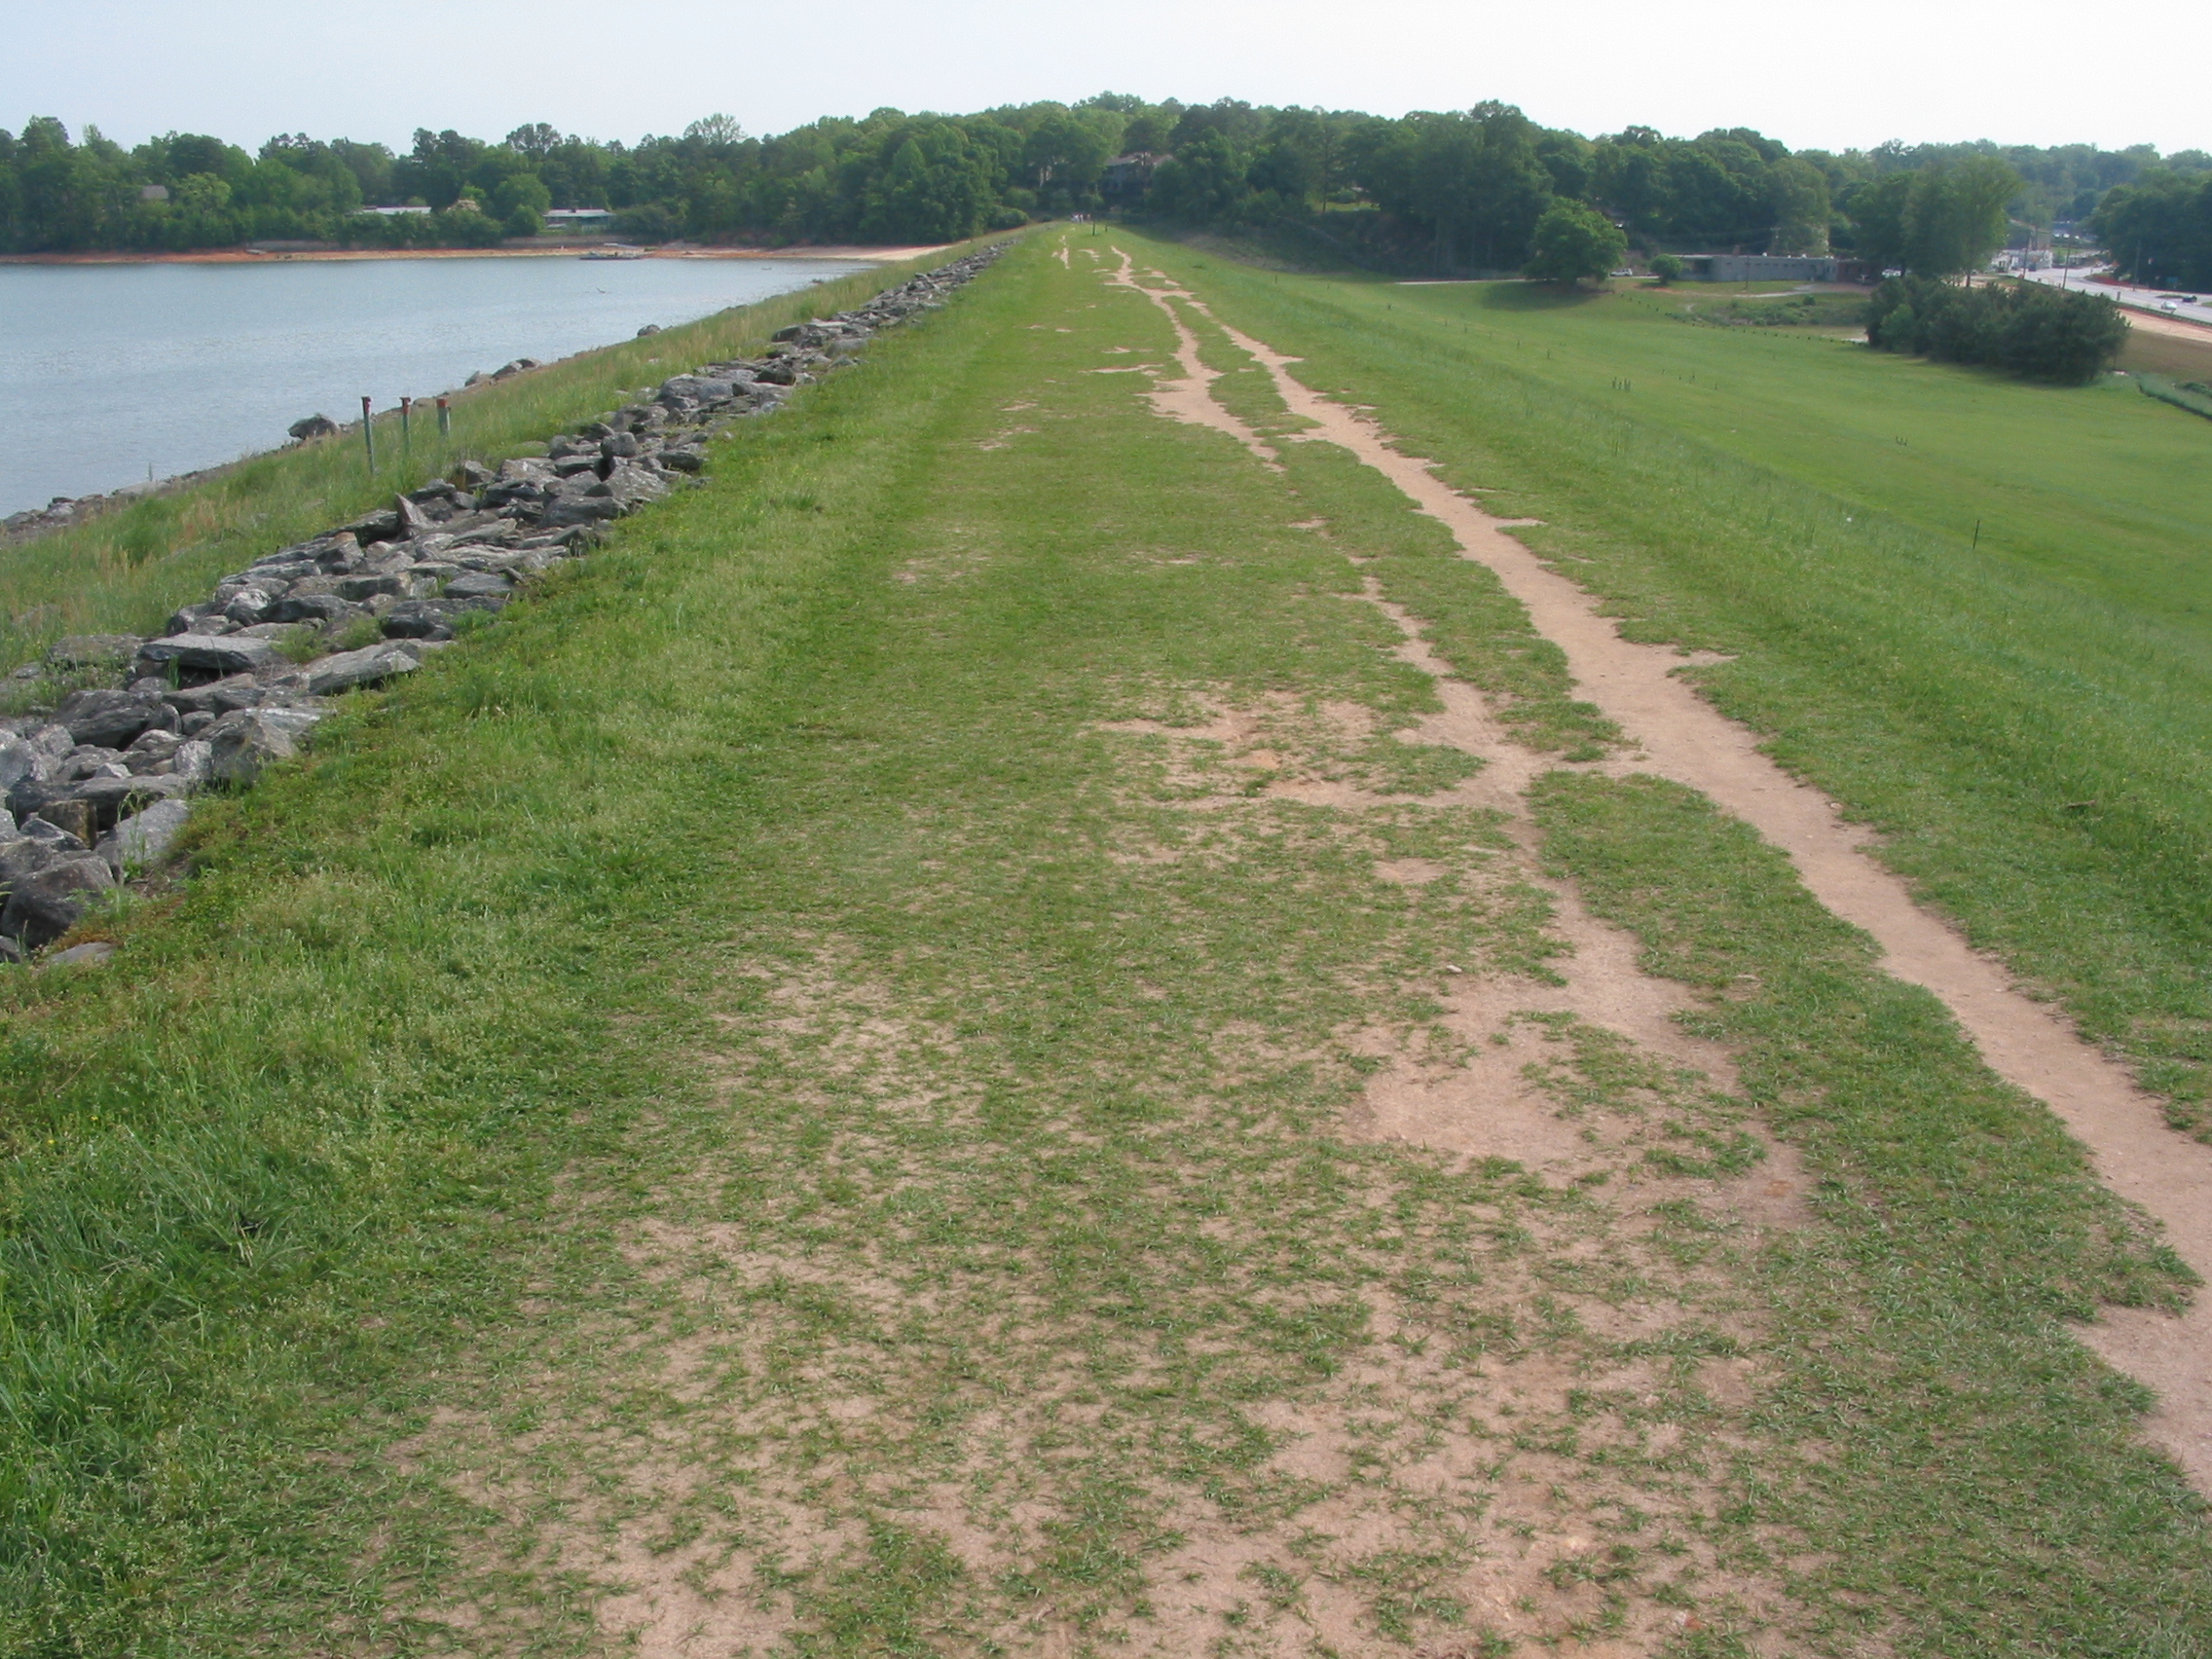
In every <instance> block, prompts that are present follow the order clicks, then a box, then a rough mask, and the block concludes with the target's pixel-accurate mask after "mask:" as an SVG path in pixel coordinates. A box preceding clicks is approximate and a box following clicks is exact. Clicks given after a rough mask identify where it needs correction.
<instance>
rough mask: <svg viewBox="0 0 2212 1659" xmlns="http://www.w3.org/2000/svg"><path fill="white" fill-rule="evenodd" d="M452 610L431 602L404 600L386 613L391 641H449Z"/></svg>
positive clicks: (386, 629) (385, 626)
mask: <svg viewBox="0 0 2212 1659" xmlns="http://www.w3.org/2000/svg"><path fill="white" fill-rule="evenodd" d="M451 617H452V609H451V608H449V607H446V606H442V605H440V604H438V603H437V602H436V601H435V600H428V599H403V600H401V601H400V602H399V603H398V604H397V605H395V606H393V607H392V608H390V609H389V610H387V611H386V612H385V613H384V632H385V638H387V639H388V640H418V641H421V640H450V639H452V638H453V623H452V620H451Z"/></svg>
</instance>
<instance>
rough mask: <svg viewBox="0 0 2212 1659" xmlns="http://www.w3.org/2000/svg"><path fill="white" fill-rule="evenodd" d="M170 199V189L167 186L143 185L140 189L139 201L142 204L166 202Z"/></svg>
mask: <svg viewBox="0 0 2212 1659" xmlns="http://www.w3.org/2000/svg"><path fill="white" fill-rule="evenodd" d="M168 199H169V187H168V186H167V185H166V184H142V185H140V186H139V187H138V200H139V201H141V202H166V201H167V200H168Z"/></svg>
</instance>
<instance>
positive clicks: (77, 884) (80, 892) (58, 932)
mask: <svg viewBox="0 0 2212 1659" xmlns="http://www.w3.org/2000/svg"><path fill="white" fill-rule="evenodd" d="M114 885H115V876H114V874H113V872H111V871H110V870H109V869H108V867H107V861H106V860H105V859H98V858H94V857H92V854H90V853H85V854H82V855H80V856H78V857H76V858H72V859H64V860H62V861H60V862H59V863H57V864H51V865H48V866H46V867H45V868H44V869H39V870H33V871H32V872H31V873H30V874H28V875H26V876H24V877H23V878H22V879H21V880H20V881H18V882H16V883H14V884H13V885H12V886H11V888H10V889H9V893H8V906H7V908H6V909H5V910H0V934H6V935H7V936H8V937H9V938H10V939H16V940H21V941H22V942H23V944H24V945H25V946H27V947H28V948H30V949H32V950H36V949H38V948H39V946H41V945H44V944H51V943H53V942H54V940H57V939H59V938H60V937H61V936H62V935H63V934H65V933H67V932H68V931H69V930H70V929H71V928H73V927H75V926H76V925H77V924H78V922H79V921H81V920H83V918H84V914H85V910H86V908H87V905H88V902H89V898H90V896H91V895H92V894H95V893H103V892H106V891H107V890H108V889H110V888H112V887H114Z"/></svg>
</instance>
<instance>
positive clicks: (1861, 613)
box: [1184, 262, 2212, 1123]
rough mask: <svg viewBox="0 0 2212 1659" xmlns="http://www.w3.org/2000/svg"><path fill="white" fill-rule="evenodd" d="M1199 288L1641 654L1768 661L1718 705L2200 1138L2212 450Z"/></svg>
mask: <svg viewBox="0 0 2212 1659" xmlns="http://www.w3.org/2000/svg"><path fill="white" fill-rule="evenodd" d="M1184 263H1185V265H1186V266H1187V265H1188V263H1189V262H1184ZM1200 263H1202V264H1205V265H1206V266H1207V267H1208V269H1206V270H1205V271H1202V272H1199V273H1198V276H1202V277H1204V278H1205V279H1207V280H1208V281H1209V282H1211V283H1212V284H1214V285H1215V286H1216V287H1218V288H1219V290H1220V291H1221V292H1222V293H1223V294H1224V295H1227V296H1233V297H1234V300H1235V304H1236V305H1237V306H1238V307H1246V306H1249V307H1251V308H1254V309H1253V310H1251V311H1250V312H1249V313H1248V314H1249V316H1250V317H1251V318H1252V319H1253V320H1252V322H1251V323H1250V324H1249V326H1251V327H1252V328H1253V330H1254V332H1258V333H1260V334H1261V335H1262V336H1263V337H1264V338H1271V339H1274V340H1275V341H1276V344H1277V346H1278V349H1284V350H1297V351H1299V352H1301V353H1302V354H1304V355H1305V356H1306V357H1307V358H1308V359H1309V362H1310V363H1311V364H1312V365H1313V368H1314V371H1315V373H1316V374H1317V375H1318V376H1319V377H1320V384H1322V385H1324V386H1327V387H1346V388H1356V392H1357V396H1358V400H1359V401H1362V402H1366V403H1372V404H1376V405H1378V406H1379V408H1380V410H1381V411H1382V417H1383V419H1384V423H1385V424H1387V425H1388V426H1389V427H1390V428H1391V429H1392V430H1393V431H1396V432H1398V433H1400V434H1401V435H1403V436H1404V437H1405V438H1406V440H1407V442H1408V443H1409V445H1410V446H1411V448H1412V450H1413V452H1414V453H1416V454H1420V455H1426V456H1434V457H1437V458H1438V459H1439V460H1440V461H1442V462H1443V464H1444V468H1445V473H1444V475H1445V476H1446V477H1448V478H1453V479H1455V480H1456V481H1459V482H1462V483H1481V484H1482V485H1484V486H1485V487H1486V488H1489V489H1491V490H1493V491H1494V492H1496V493H1495V494H1494V495H1493V496H1490V497H1487V498H1486V500H1487V501H1488V502H1489V503H1490V504H1491V505H1492V506H1493V509H1494V510H1497V511H1501V512H1507V513H1512V514H1518V515H1526V516H1529V517H1534V518H1541V519H1544V520H1546V521H1548V522H1549V524H1550V525H1551V526H1553V527H1554V528H1552V529H1549V530H1546V531H1541V532H1536V533H1533V534H1532V535H1531V536H1530V541H1531V544H1532V545H1534V546H1536V547H1537V548H1538V550H1539V551H1542V552H1544V553H1546V554H1548V555H1556V556H1558V557H1559V558H1561V559H1562V560H1564V561H1567V565H1566V568H1567V569H1568V570H1570V571H1572V572H1573V573H1574V575H1575V577H1576V579H1577V580H1579V581H1582V582H1584V583H1586V584H1588V585H1590V586H1593V587H1595V588H1597V589H1598V590H1599V591H1601V592H1603V593H1604V594H1605V595H1606V596H1607V597H1608V598H1609V599H1610V600H1611V601H1612V603H1613V604H1614V605H1615V606H1617V607H1618V608H1619V609H1620V610H1621V611H1622V612H1623V613H1624V614H1625V615H1627V616H1630V617H1633V618H1635V619H1636V620H1635V621H1634V622H1633V623H1632V625H1631V628H1630V632H1631V633H1632V635H1633V636H1634V637H1638V638H1648V639H1669V640H1679V641H1682V642H1683V643H1685V644H1689V645H1699V646H1705V647H1710V648H1714V649H1718V650H1723V651H1728V652H1732V653H1736V654H1737V660H1736V661H1735V662H1734V663H1732V664H1730V665H1728V666H1727V667H1725V668H1722V669H1717V670H1713V671H1709V673H1708V674H1707V676H1706V678H1707V680H1708V682H1709V683H1710V685H1711V689H1712V692H1713V695H1714V698H1715V699H1716V700H1717V701H1718V702H1719V703H1720V705H1721V706H1722V707H1723V708H1724V709H1726V710H1727V711H1728V712H1729V713H1731V714H1734V715H1736V716H1737V717H1739V718H1741V719H1746V720H1748V721H1749V722H1750V723H1751V725H1752V726H1753V727H1754V728H1756V729H1758V730H1760V731H1762V732H1765V733H1768V734H1770V735H1771V737H1772V741H1773V745H1774V752H1775V753H1776V754H1778V755H1779V756H1782V757H1783V758H1784V759H1785V760H1786V761H1787V762H1788V764H1789V765H1790V766H1791V767H1793V768H1795V769H1797V770H1798V771H1800V773H1802V774H1803V775H1805V776H1808V777H1810V778H1812V779H1814V780H1815V781H1816V782H1818V783H1819V784H1820V785H1821V786H1822V787H1823V788H1824V789H1825V790H1827V791H1828V792H1829V793H1831V794H1833V795H1834V796H1835V797H1836V798H1838V799H1840V800H1843V801H1844V802H1846V803H1847V805H1848V806H1849V808H1850V809H1851V811H1852V813H1853V815H1854V816H1855V817H1858V818H1862V819H1863V820H1864V821H1865V822H1868V823H1870V824H1873V825H1875V826H1876V827H1878V828H1879V829H1880V830H1883V831H1884V832H1885V834H1886V835H1887V837H1888V849H1887V854H1886V856H1887V857H1888V858H1889V859H1890V860H1891V862H1892V863H1893V864H1894V865H1895V866H1896V867H1898V868H1899V869H1900V870H1902V871H1904V872H1905V873H1907V874H1909V875H1911V876H1912V877H1914V878H1915V879H1916V880H1917V881H1918V882H1919V883H1920V884H1921V888H1922V891H1923V893H1924V894H1925V895H1926V896H1927V897H1928V898H1929V899H1931V900H1932V901H1934V902H1935V903H1938V904H1939V905H1940V906H1942V907H1943V908H1945V909H1946V910H1948V911H1949V912H1950V913H1951V914H1952V915H1954V916H1956V917H1957V918H1958V919H1959V920H1960V921H1961V922H1962V923H1963V924H1964V925H1965V926H1966V928H1967V930H1968V931H1969V933H1970V934H1971V935H1972V937H1973V938H1974V939H1975V940H1976V941H1977V942H1980V943H1984V944H1987V945H1989V946H1992V947H1994V948H1996V949H1998V950H2000V951H2001V952H2003V953H2004V954H2005V956H2006V958H2007V960H2008V961H2009V963H2010V964H2011V966H2012V967H2013V968H2014V970H2015V971H2016V972H2018V973H2020V974H2021V975H2022V976H2024V977H2026V978H2027V979H2028V980H2030V981H2031V982H2034V983H2038V984H2041V985H2044V986H2046V987H2047V988H2048V990H2049V992H2050V994H2052V995H2053V996H2056V997H2059V998H2060V999H2062V1000H2063V1001H2064V1002H2065V1003H2066V1005H2067V1007H2068V1008H2069V1010H2070V1011H2071V1012H2072V1013H2073V1014H2075V1015H2076V1017H2077V1018H2078V1019H2079V1020H2080V1021H2081V1022H2082V1024H2083V1028H2084V1029H2085V1030H2087V1031H2088V1032H2089V1033H2091V1034H2092V1035H2094V1036H2095V1037H2097V1038H2098V1039H2099V1040H2101V1041H2104V1042H2107V1043H2110V1044H2112V1045H2113V1046H2115V1048H2116V1049H2117V1050H2118V1051H2120V1052H2122V1053H2124V1054H2126V1055H2127V1056H2128V1057H2129V1058H2130V1059H2131V1060H2133V1061H2134V1062H2135V1063H2136V1064H2137V1066H2138V1068H2139V1070H2140V1074H2141V1075H2142V1076H2143V1077H2144V1079H2145V1080H2146V1081H2147V1082H2148V1083H2149V1084H2150V1085H2151V1086H2152V1087H2154V1088H2157V1089H2160V1090H2161V1091H2164V1092H2166V1093H2167V1094H2168V1095H2169V1096H2170V1097H2171V1098H2172V1099H2173V1101H2174V1102H2175V1107H2174V1110H2175V1115H2176V1119H2177V1121H2179V1122H2185V1123H2196V1122H2199V1121H2200V1106H2199V1102H2200V1100H2201V1099H2202V1096H2203V1093H2204V1089H2205V1073H2204V1067H2205V1065H2206V1062H2207V1060H2208V1058H2212V1040H2208V1035H2207V1032H2208V1028H2207V1023H2206V1020H2207V1014H2212V1001H2208V992H2212V985H2208V981H2207V977H2206V973H2205V970H2204V968H2203V966H2202V964H2203V961H2204V956H2205V946H2206V943H2207V942H2208V940H2207V919H2208V918H2207V915H2206V904H2205V885H2204V881H2203V874H2202V872H2203V868H2204V865H2205V863H2206V861H2207V860H2208V859H2212V834H2208V831H2212V823H2208V821H2207V813H2206V808H2205V805H2204V803H2205V801H2206V800H2207V798H2212V796H2208V794H2207V790H2206V786H2207V783H2208V782H2212V779H2208V778H2207V776H2206V771H2205V756H2206V755H2207V754H2208V753H2212V698H2208V697H2207V691H2208V690H2212V683H2208V679H2207V676H2208V672H2212V657H2208V654H2207V651H2208V645H2212V636H2208V632H2207V629H2208V612H2207V603H2208V595H2207V588H2206V584H2207V582H2212V573H2208V572H2212V567H2208V566H2207V564H2206V562H2205V561H2204V560H2203V559H2202V558H2201V557H2198V556H2197V555H2198V554H2199V553H2200V551H2201V549H2202V546H2203V532H2202V528H2201V527H2202V526H2203V525H2204V523H2206V522H2207V520H2206V513H2207V510H2208V508H2212V475H2208V473H2207V470H2206V468H2205V466H2204V465H2203V460H2204V457H2205V454H2206V446H2207V444H2212V431H2207V429H2206V426H2205V423H2203V422H2202V421H2201V420H2198V419H2196V418H2194V417H2193V416H2191V415H2189V414H2187V413H2185V412H2184V411H2181V410H2178V409H2174V408H2171V407H2168V406H2166V405H2162V404H2159V403H2157V402H2156V401H2154V400H2152V399H2150V398H2146V397H2143V396H2142V395H2141V394H2139V393H2138V392H2137V391H2136V390H2135V389H2134V388H2133V387H2131V386H2128V385H2127V384H2126V383H2124V382H2120V383H2109V382H2108V383H2106V384H2104V385H2101V386H2097V387H2086V388H2082V389H2078V390H2067V391H2059V390H2051V389H2048V388H2045V387H2034V386H2028V385H2024V384H2021V383H2018V382H2011V381H2007V380H2003V379H2000V378H1997V377H1995V376H1990V375H1985V374H1981V373H1978V372H1964V371H1960V370H1957V369H1954V368H1949V367H1944V366H1940V365H1935V364H1927V363H1920V362H1915V361H1910V360H1903V359H1897V358H1892V357H1888V356H1886V355H1882V354H1877V353H1874V352H1869V351H1865V350H1858V349H1854V348H1852V347H1850V346H1848V345H1846V344H1844V343H1842V342H1840V341H1831V340H1824V339H1821V338H1820V337H1818V336H1815V335H1807V334H1802V333H1798V332H1795V331H1783V330H1776V331H1772V332H1768V331H1755V330H1748V329H1719V328H1704V327H1697V326H1694V325H1690V324H1686V323H1679V322H1676V321H1673V320H1670V310H1671V307H1672V305H1673V304H1674V302H1673V301H1672V300H1671V299H1669V298H1668V297H1665V296H1661V295H1657V294H1653V293H1648V292H1646V293H1638V294H1629V295H1615V296H1609V297H1604V298H1599V297H1584V298H1574V299H1562V298H1559V297H1556V296H1553V295H1550V294H1546V293H1540V292H1537V291H1534V290H1531V289H1529V288H1525V287H1522V286H1521V285H1518V284H1465V285H1452V286H1435V287H1404V286H1398V285H1391V284H1361V283H1344V282H1320V281H1311V280H1302V279H1300V278H1296V277H1291V276H1265V275H1256V274H1245V273H1238V272H1236V271H1235V270H1233V269H1232V268H1228V267H1225V266H1222V265H1220V264H1219V263H1218V262H1200ZM1261 324H1265V326H1264V327H1263V326H1261ZM1270 329H1272V331H1273V332H1272V334H1270V333H1269V330H1270ZM1286 343H1287V344H1286ZM1621 386H1625V387H1628V388H1629V389H1616V387H1621ZM1900 440H1901V441H1900ZM1976 523H1978V524H1979V525H1980V527H1981V532H1980V539H1979V544H1978V546H1976V545H1975V541H1974V527H1975V525H1976Z"/></svg>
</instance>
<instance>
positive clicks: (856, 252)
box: [0, 241, 949, 265]
mask: <svg viewBox="0 0 2212 1659" xmlns="http://www.w3.org/2000/svg"><path fill="white" fill-rule="evenodd" d="M608 245H609V244H608V243H607V242H605V241H571V242H563V243H561V244H559V245H558V246H550V247H333V248H312V249H304V250H300V249H293V250H285V251H281V252H267V253H264V252H259V251H256V250H255V249H252V248H243V247H225V248H208V249H204V250H203V251H201V252H197V253H139V252H127V253H8V254H0V265H267V264H272V263H278V262H281V261H285V260H345V259H576V258H580V257H581V256H582V255H583V254H585V253H588V252H590V251H591V250H592V249H594V248H601V247H606V246H608ZM946 245H949V244H940V245H939V246H936V247H859V246H854V245H851V244H847V243H842V242H840V243H831V244H829V245H826V246H810V247H684V246H671V247H657V248H652V249H650V250H648V251H646V252H645V254H644V255H642V257H644V258H645V259H865V260H869V261H871V262H873V263H876V264H879V265H889V264H892V263H894V262H896V261H898V260H902V259H919V258H922V257H923V256H924V255H927V254H932V253H941V252H942V251H943V249H944V246H946Z"/></svg>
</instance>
